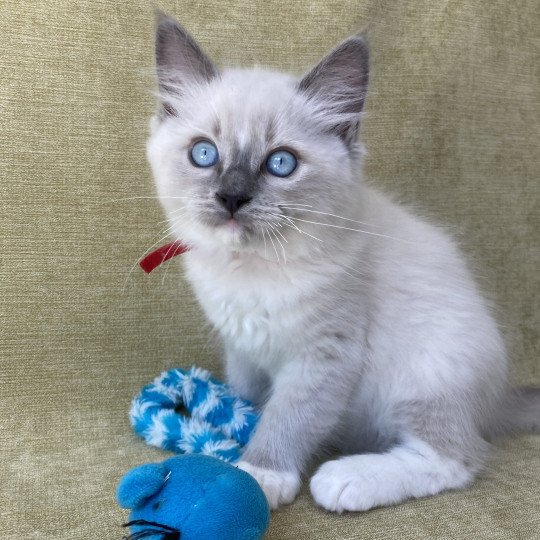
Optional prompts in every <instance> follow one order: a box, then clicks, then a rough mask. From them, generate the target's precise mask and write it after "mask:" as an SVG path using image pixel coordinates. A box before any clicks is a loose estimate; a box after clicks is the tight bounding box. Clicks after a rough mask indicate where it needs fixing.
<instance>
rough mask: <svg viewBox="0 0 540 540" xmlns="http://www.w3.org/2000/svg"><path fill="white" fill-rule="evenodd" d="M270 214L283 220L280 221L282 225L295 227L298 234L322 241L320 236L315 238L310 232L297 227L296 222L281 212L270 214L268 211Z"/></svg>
mask: <svg viewBox="0 0 540 540" xmlns="http://www.w3.org/2000/svg"><path fill="white" fill-rule="evenodd" d="M270 215H271V216H274V217H277V218H279V219H282V220H284V221H282V223H283V225H286V226H287V227H290V228H291V229H295V230H296V231H298V232H299V233H300V234H305V235H306V236H309V237H310V238H313V239H314V240H318V241H319V242H322V243H324V240H321V239H320V238H317V237H316V236H313V235H312V234H309V233H307V232H306V231H304V230H303V229H301V228H300V227H298V225H296V223H294V222H293V221H292V220H291V218H290V217H289V216H285V215H283V214H272V213H271V212H270Z"/></svg>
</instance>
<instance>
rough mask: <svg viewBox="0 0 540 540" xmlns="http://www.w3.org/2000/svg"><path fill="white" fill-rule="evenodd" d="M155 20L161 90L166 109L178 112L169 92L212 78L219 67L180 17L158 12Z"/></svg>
mask: <svg viewBox="0 0 540 540" xmlns="http://www.w3.org/2000/svg"><path fill="white" fill-rule="evenodd" d="M156 23H157V28H156V67H157V76H158V83H159V90H160V94H161V96H162V99H163V107H164V109H165V112H166V113H167V114H175V111H174V109H173V108H172V105H171V104H170V103H167V99H166V97H167V95H170V94H173V95H178V94H181V93H182V87H183V86H184V85H188V84H190V83H197V82H204V81H209V80H210V79H212V78H213V77H215V76H217V75H218V70H217V68H216V67H215V66H214V64H212V62H211V61H210V59H209V58H208V57H207V56H206V54H204V52H203V51H202V50H201V48H200V47H199V46H198V45H197V43H196V42H195V40H194V39H193V38H192V37H191V36H190V35H189V34H188V33H187V31H186V30H185V29H184V28H183V27H182V26H181V25H180V23H178V21H176V20H175V19H173V18H172V17H168V16H167V15H165V14H163V13H161V12H157V13H156Z"/></svg>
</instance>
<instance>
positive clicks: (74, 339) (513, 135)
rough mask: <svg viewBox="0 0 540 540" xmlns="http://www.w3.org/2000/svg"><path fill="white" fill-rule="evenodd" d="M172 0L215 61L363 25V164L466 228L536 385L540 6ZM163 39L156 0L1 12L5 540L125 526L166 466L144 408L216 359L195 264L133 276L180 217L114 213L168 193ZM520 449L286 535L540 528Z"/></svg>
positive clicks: (294, 510)
mask: <svg viewBox="0 0 540 540" xmlns="http://www.w3.org/2000/svg"><path fill="white" fill-rule="evenodd" d="M161 5H162V7H163V8H164V9H165V10H167V11H169V12H170V13H171V14H173V15H175V16H177V17H178V18H179V19H180V20H181V21H182V22H183V23H184V24H185V25H186V26H187V27H188V28H189V29H190V30H191V31H192V32H193V34H194V35H195V36H197V38H198V39H200V41H201V43H202V44H203V46H204V47H205V48H206V49H207V50H208V52H209V53H210V54H211V55H212V56H213V57H214V58H215V59H216V60H217V62H218V63H221V64H223V63H229V62H230V63H233V64H237V65H247V64H251V63H254V62H255V63H260V64H264V65H269V66H273V67H285V68H290V69H293V70H295V71H298V72H301V71H302V70H304V69H307V68H308V66H310V65H311V64H313V63H314V62H315V61H316V60H317V58H318V57H319V56H320V55H322V54H323V53H324V52H325V51H326V50H328V49H329V48H330V47H332V46H333V44H335V43H336V41H338V40H340V39H342V38H344V37H345V36H346V35H348V34H350V33H352V32H355V31H357V30H358V29H362V28H367V30H368V33H369V36H370V40H371V45H372V50H373V72H372V79H371V81H372V84H371V93H370V96H369V99H368V102H367V112H368V115H367V118H366V121H365V123H364V126H363V134H364V140H365V142H366V144H367V146H368V149H369V158H368V161H367V170H366V172H367V175H368V177H369V179H370V181H371V182H373V183H374V184H376V185H378V186H381V187H383V188H384V189H385V190H386V191H387V192H389V193H392V194H394V196H395V197H396V198H397V199H399V200H402V201H403V202H404V203H406V204H409V205H412V206H414V207H416V208H417V209H418V211H419V212H420V213H422V214H424V215H426V216H431V217H432V218H433V219H434V220H436V221H439V222H441V223H444V224H446V225H447V226H448V227H449V229H451V230H452V231H453V232H454V233H455V234H456V235H457V236H458V237H459V239H460V240H461V242H462V245H463V247H464V249H465V251H466V253H467V254H468V256H469V257H470V259H471V261H472V262H473V264H474V265H475V268H477V275H478V279H479V280H480V284H481V286H482V287H483V289H484V290H485V291H486V293H487V294H489V296H490V297H491V298H492V299H493V301H494V304H495V306H496V310H497V314H498V317H499V321H500V323H501V325H502V326H503V328H504V331H505V335H506V337H507V339H508V343H509V346H510V352H511V356H512V359H513V360H514V362H515V365H516V370H515V373H516V378H517V379H518V380H519V381H521V382H529V383H536V384H540V370H539V360H538V358H539V351H538V343H539V339H538V328H539V327H540V324H539V322H540V321H539V313H538V309H537V306H538V293H539V276H540V272H539V271H538V268H539V266H538V262H539V256H540V255H539V253H540V250H539V238H540V230H539V219H540V218H539V216H540V212H539V208H538V203H539V172H540V163H539V159H540V153H539V151H538V149H539V147H540V90H539V89H540V72H539V66H540V35H539V31H538V28H539V27H540V4H539V3H538V0H521V1H515V2H510V1H508V0H505V1H499V0H493V1H491V2H481V1H480V0H478V1H476V2H474V1H470V2H464V1H459V0H456V1H453V2H448V1H433V0H424V1H421V0H410V1H406V0H404V1H385V0H382V1H381V0H365V1H359V0H339V1H338V0H332V1H330V0H316V1H310V0H302V1H299V2H291V1H290V0H287V1H285V0H276V1H271V2H270V1H267V0H256V1H253V2H244V1H240V0H233V1H223V0H219V1H218V0H207V1H206V2H193V1H164V2H162V4H161ZM152 32H153V16H152V5H151V2H147V1H146V0H145V1H129V0H126V1H122V2H114V1H109V0H79V1H76V0H55V1H53V0H3V1H2V2H1V3H0V45H1V51H2V52H1V54H0V68H1V85H0V113H1V124H2V128H1V130H0V138H1V143H0V167H1V169H0V170H1V187H0V189H1V192H0V205H1V211H0V227H1V236H0V238H1V240H0V242H1V257H0V302H1V306H2V309H1V315H2V320H1V323H0V335H1V341H0V362H1V367H0V403H1V407H0V453H1V454H0V455H1V459H0V485H1V486H2V487H1V488H0V537H1V538H3V539H18V540H19V539H34V538H40V539H42V538H43V539H52V538H54V539H66V540H68V539H69V540H73V539H75V538H76V539H81V540H82V539H96V538H97V539H104V538H107V539H113V538H119V537H121V535H122V532H121V530H120V528H119V524H120V523H121V522H122V521H123V519H124V518H125V514H124V512H122V511H121V510H120V509H118V508H117V507H116V504H115V501H114V489H115V486H116V483H117V481H118V479H119V478H120V476H121V475H122V473H123V472H124V471H126V470H127V469H128V468H130V467H132V466H134V465H136V464H139V463H142V462H145V461H149V460H160V459H163V458H164V457H165V454H164V453H162V452H160V451H157V450H154V449H151V448H149V447H146V446H145V445H144V444H143V443H142V442H141V441H140V440H138V439H137V438H135V437H134V436H133V435H132V433H131V428H130V426H129V423H128V419H127V412H128V408H129V402H130V399H131V397H132V396H133V395H134V394H135V393H136V392H137V391H138V389H139V388H140V387H141V386H142V385H143V384H145V383H147V382H148V381H150V380H151V379H152V378H153V377H154V376H155V375H157V374H158V373H159V372H160V371H161V370H163V369H165V368H168V367H172V366H176V365H190V364H191V363H197V364H199V365H201V366H204V367H207V368H210V369H218V356H219V353H218V351H217V349H216V347H215V345H214V344H213V343H212V341H211V340H210V337H209V336H210V334H209V332H208V328H207V327H206V325H205V323H204V322H203V320H202V317H201V314H200V311H199V309H198V307H197V306H196V304H195V302H194V300H193V298H192V296H191V294H190V292H189V290H188V289H187V288H186V286H185V284H184V283H183V281H182V280H181V274H180V271H179V268H178V264H176V263H175V262H171V263H169V264H168V265H167V267H166V268H161V269H160V270H159V271H157V272H155V273H154V274H152V275H150V276H147V275H143V273H142V272H140V271H138V270H137V269H135V270H133V271H132V267H133V265H134V264H135V263H136V261H137V258H138V257H139V255H140V254H142V253H143V251H144V250H145V249H146V248H147V247H149V246H150V245H151V244H152V243H153V242H154V241H155V240H157V239H159V233H160V231H161V230H162V229H163V227H164V225H163V224H161V225H160V224H159V223H158V222H159V221H160V220H162V219H163V217H162V215H161V213H160V210H159V208H158V205H157V203H156V202H155V201H153V200H152V199H135V200H127V201H126V200H123V201H122V200H119V199H122V198H125V197H133V196H141V197H149V196H152V195H153V194H154V191H153V187H152V181H151V179H150V174H149V170H148V167H147V165H146V163H145V156H144V144H145V138H146V136H147V131H148V130H147V124H148V118H149V116H150V114H151V112H152V111H153V109H154V100H153V98H152V95H151V90H152V87H153V81H152V64H153V54H152V41H153V36H152ZM502 448H503V449H502V451H501V452H500V453H499V455H498V457H497V458H496V459H494V461H493V462H492V464H491V466H490V468H489V469H488V470H487V471H486V472H485V473H484V474H483V475H482V477H481V478H480V479H479V480H478V481H477V482H476V483H475V485H474V487H473V488H472V489H471V490H469V491H467V492H463V493H449V494H445V495H442V496H440V497H437V498H434V499H428V500H421V501H414V502H409V503H407V504H403V505H400V506H398V507H395V508H387V509H379V510H375V511H372V512H369V513H367V514H361V515H346V516H342V517H339V516H334V515H329V514H325V513H324V512H322V511H320V510H318V509H316V508H315V507H314V506H313V504H312V502H311V499H310V498H309V496H308V495H307V493H306V492H304V494H303V495H302V497H301V498H300V499H299V500H298V501H297V502H295V503H294V504H293V505H292V506H290V507H288V508H286V509H284V510H282V511H280V512H277V513H275V514H274V515H273V520H272V525H271V529H270V533H269V539H272V540H281V539H282V540H286V539H298V538H302V539H315V538H326V539H329V540H336V539H343V540H347V539H354V538H366V539H367V538H370V539H394V538H401V539H413V538H415V539H416V538H425V539H432V538H440V539H450V538H459V539H465V538H482V539H484V538H485V539H488V538H489V539H490V540H491V539H505V540H507V539H510V538H517V539H523V540H525V539H532V538H538V531H539V530H540V499H539V492H538V486H539V485H540V470H539V469H540V463H539V453H540V452H539V451H540V441H539V439H538V438H534V437H532V436H531V437H529V436H526V437H520V438H517V439H514V440H511V441H506V442H504V443H503V444H502ZM534 531H536V533H535V532H534ZM216 540H219V539H216Z"/></svg>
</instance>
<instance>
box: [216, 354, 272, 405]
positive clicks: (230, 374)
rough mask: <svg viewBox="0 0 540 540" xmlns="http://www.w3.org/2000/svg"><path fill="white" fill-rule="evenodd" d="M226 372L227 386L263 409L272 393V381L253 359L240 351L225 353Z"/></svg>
mask: <svg viewBox="0 0 540 540" xmlns="http://www.w3.org/2000/svg"><path fill="white" fill-rule="evenodd" d="M225 371H226V380H227V384H228V385H229V386H231V388H232V389H233V390H234V392H235V393H236V394H237V395H239V396H240V397H241V398H243V399H247V400H248V401H251V403H253V404H254V405H255V406H256V407H259V408H260V407H261V406H262V404H263V403H264V402H265V401H266V399H267V397H268V393H269V391H270V379H269V377H268V375H267V374H266V373H264V371H263V370H262V369H260V368H259V367H258V366H257V365H256V364H255V363H254V362H253V359H252V358H247V357H246V356H245V355H244V354H242V353H241V352H239V351H235V350H232V349H227V350H226V351H225Z"/></svg>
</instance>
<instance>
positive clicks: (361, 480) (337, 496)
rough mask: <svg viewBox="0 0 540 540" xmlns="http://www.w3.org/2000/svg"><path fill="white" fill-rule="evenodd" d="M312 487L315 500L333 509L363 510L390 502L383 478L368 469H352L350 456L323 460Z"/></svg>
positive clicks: (313, 479) (312, 480) (333, 510)
mask: <svg viewBox="0 0 540 540" xmlns="http://www.w3.org/2000/svg"><path fill="white" fill-rule="evenodd" d="M310 489H311V495H312V496H313V499H314V500H315V502H316V503H317V504H318V505H319V506H322V507H323V508H324V509H326V510H329V511H331V512H339V513H342V512H345V511H349V512H361V511H365V510H369V509H371V508H373V507H375V506H380V505H381V504H388V502H389V501H385V500H384V499H385V496H384V493H382V492H381V491H384V486H383V485H381V482H380V481H377V479H376V477H374V476H373V474H371V473H370V472H369V471H365V472H364V473H362V472H361V471H359V470H354V469H353V470H351V466H350V464H349V463H348V462H347V458H342V459H339V460H335V461H328V462H326V463H324V464H323V465H322V466H321V467H320V469H319V470H318V471H317V472H316V473H315V475H314V476H313V477H312V478H311V482H310Z"/></svg>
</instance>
